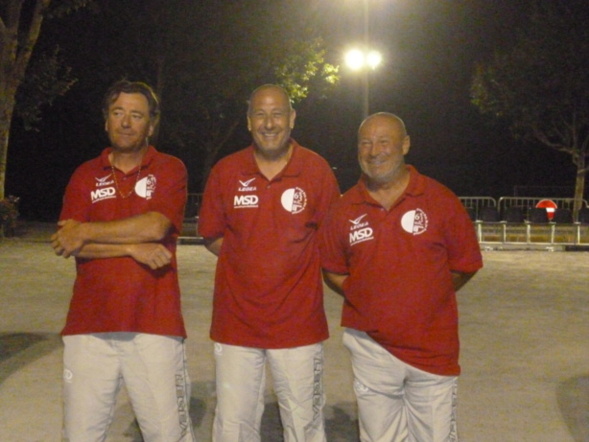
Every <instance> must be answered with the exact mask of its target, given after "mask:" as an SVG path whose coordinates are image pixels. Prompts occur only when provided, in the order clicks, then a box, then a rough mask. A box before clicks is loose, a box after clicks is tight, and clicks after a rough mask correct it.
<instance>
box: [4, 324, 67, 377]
mask: <svg viewBox="0 0 589 442" xmlns="http://www.w3.org/2000/svg"><path fill="white" fill-rule="evenodd" d="M61 345H62V342H61V337H60V336H59V335H58V334H37V333H0V384H1V383H2V382H4V381H5V380H6V379H7V378H8V377H9V376H10V375H12V374H13V373H15V372H17V371H18V370H20V369H21V368H23V367H24V366H26V365H28V364H30V363H32V362H34V361H36V360H37V359H39V358H41V357H43V356H45V355H46V354H48V353H51V352H52V351H53V350H55V349H56V348H58V347H60V346H61Z"/></svg>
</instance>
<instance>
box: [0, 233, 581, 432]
mask: <svg viewBox="0 0 589 442" xmlns="http://www.w3.org/2000/svg"><path fill="white" fill-rule="evenodd" d="M51 230H52V227H51V226H47V225H44V224H38V225H34V226H29V228H28V229H27V230H26V231H25V232H24V234H23V235H22V236H20V237H18V238H8V239H4V240H3V241H2V242H0V300H1V302H2V310H1V312H2V313H1V318H2V319H1V321H0V441H13V442H19V441H23V442H32V441H43V442H45V441H59V440H60V427H61V416H62V413H61V352H62V347H61V341H60V339H59V336H58V333H59V331H60V329H61V327H62V326H63V322H64V318H65V314H66V311H67V306H68V302H69V298H70V294H71V286H72V282H73V278H74V268H73V261H72V260H64V259H62V258H58V257H56V256H54V255H53V253H52V251H51V249H50V247H49V244H48V235H49V232H50V231H51ZM484 259H485V268H484V269H483V270H482V271H481V272H479V274H477V275H476V277H475V278H474V279H473V280H472V281H471V282H470V283H469V284H468V285H467V286H466V287H465V288H464V289H463V290H462V291H461V292H460V293H459V308H460V315H461V316H460V324H461V328H460V335H461V341H462V353H461V365H462V369H463V373H462V376H461V378H460V383H459V414H458V422H459V432H460V436H461V440H462V441H473V442H480V441H501V442H505V441H514V442H515V441H533V442H538V441H547V442H554V441H559V442H560V441H588V440H589V252H547V251H485V252H484ZM178 260H179V266H180V281H181V286H182V293H183V310H184V315H185V320H186V324H187V329H188V334H189V339H188V341H187V350H188V361H189V373H190V376H191V380H192V400H191V416H192V419H193V423H194V425H195V429H196V432H197V435H198V440H199V441H201V440H202V441H208V440H210V427H211V422H212V416H213V411H214V404H215V397H214V360H213V355H212V345H211V342H210V340H209V338H208V327H209V324H210V314H211V292H212V283H213V274H214V268H215V261H216V258H215V257H213V256H212V255H211V254H210V253H208V252H207V251H206V250H205V249H204V248H203V247H202V246H199V245H181V246H179V248H178ZM325 304H326V311H327V315H328V319H329V323H330V330H331V338H330V339H329V340H328V341H327V342H326V343H325V354H326V368H325V388H326V392H327V407H326V419H327V422H326V426H327V431H328V440H329V441H356V440H358V437H357V422H356V409H355V402H354V397H353V392H352V388H351V382H352V376H351V370H350V366H349V361H348V356H347V354H346V350H345V349H344V348H343V347H342V345H341V332H342V330H341V328H340V327H339V314H340V308H341V301H340V299H339V298H338V297H337V296H336V295H335V294H334V293H332V292H330V291H327V292H326V295H325ZM280 431H281V430H280V423H279V417H278V411H277V407H276V400H275V398H274V396H273V394H272V392H271V389H268V391H267V408H266V412H265V415H264V420H263V437H262V440H264V441H279V440H281V437H280ZM108 440H109V441H121V442H123V441H140V440H141V437H140V435H139V432H138V430H137V428H136V427H135V425H134V421H133V414H132V410H131V407H130V405H129V402H128V400H127V398H126V396H125V394H124V392H122V394H121V396H120V398H119V401H118V403H117V410H116V415H115V421H114V422H113V426H112V428H111V431H110V436H109V439H108Z"/></svg>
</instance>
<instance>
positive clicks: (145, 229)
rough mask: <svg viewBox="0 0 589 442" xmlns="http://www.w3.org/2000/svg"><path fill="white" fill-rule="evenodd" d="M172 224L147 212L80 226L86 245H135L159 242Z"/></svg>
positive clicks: (160, 215)
mask: <svg viewBox="0 0 589 442" xmlns="http://www.w3.org/2000/svg"><path fill="white" fill-rule="evenodd" d="M171 226H172V223H171V222H170V220H169V219H168V218H167V217H165V216H164V215H162V214H161V213H158V212H148V213H145V214H142V215H137V216H133V217H130V218H125V219H121V220H116V221H105V222H98V221H97V222H89V223H83V224H82V225H80V229H81V236H82V237H83V238H84V240H85V241H84V242H86V243H100V244H135V243H143V242H152V241H161V240H162V239H163V238H164V237H165V236H166V234H167V233H168V231H169V229H170V228H171Z"/></svg>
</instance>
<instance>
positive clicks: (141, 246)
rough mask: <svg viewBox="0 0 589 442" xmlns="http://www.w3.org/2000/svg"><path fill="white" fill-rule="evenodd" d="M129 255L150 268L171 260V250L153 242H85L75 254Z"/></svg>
mask: <svg viewBox="0 0 589 442" xmlns="http://www.w3.org/2000/svg"><path fill="white" fill-rule="evenodd" d="M122 256H129V257H131V258H133V259H134V260H135V261H137V262H139V263H141V264H145V265H147V266H149V267H151V268H152V269H158V268H160V267H164V266H166V265H168V264H170V263H171V262H172V256H173V255H172V252H170V251H169V250H168V249H167V248H166V247H165V246H164V245H162V244H160V243H157V242H153V243H138V244H97V243H92V244H86V245H84V246H83V247H82V248H81V249H80V250H79V252H78V253H77V254H76V257H78V258H85V259H102V258H118V257H122Z"/></svg>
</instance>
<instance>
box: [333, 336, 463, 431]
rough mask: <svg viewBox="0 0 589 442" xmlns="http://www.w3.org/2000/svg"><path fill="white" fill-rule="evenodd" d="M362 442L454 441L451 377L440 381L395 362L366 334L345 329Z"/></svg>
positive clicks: (453, 378) (454, 383)
mask: <svg viewBox="0 0 589 442" xmlns="http://www.w3.org/2000/svg"><path fill="white" fill-rule="evenodd" d="M343 342H344V345H345V346H346V348H347V349H348V350H349V351H350V354H351V358H352V369H353V371H354V392H355V394H356V400H357V402H358V418H359V423H360V440H361V441H363V442H397V441H410V442H449V441H457V440H458V437H457V431H456V389H457V379H458V378H457V377H456V376H439V375H435V374H432V373H427V372H425V371H422V370H419V369H417V368H415V367H412V366H411V365H408V364H406V363H404V362H402V361H401V360H399V359H397V358H395V357H394V356H393V355H392V354H391V353H389V352H388V351H387V350H385V349H384V348H383V347H382V346H381V345H379V344H378V343H377V342H375V341H374V340H373V339H372V338H370V337H369V336H368V335H367V334H366V333H364V332H360V331H357V330H353V329H346V330H345V332H344V337H343Z"/></svg>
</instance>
